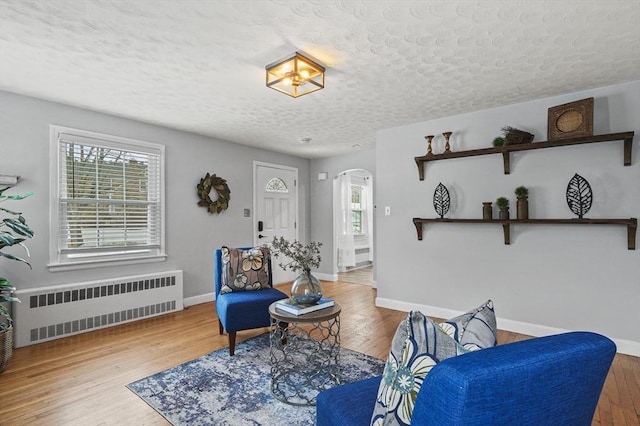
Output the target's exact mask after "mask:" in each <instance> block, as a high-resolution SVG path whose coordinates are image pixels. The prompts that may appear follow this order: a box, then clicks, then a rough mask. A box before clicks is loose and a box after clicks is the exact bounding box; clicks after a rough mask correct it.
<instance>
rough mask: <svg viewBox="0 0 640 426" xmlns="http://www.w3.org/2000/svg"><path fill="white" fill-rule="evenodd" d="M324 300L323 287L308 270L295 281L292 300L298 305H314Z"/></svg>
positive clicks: (292, 287) (292, 288)
mask: <svg viewBox="0 0 640 426" xmlns="http://www.w3.org/2000/svg"><path fill="white" fill-rule="evenodd" d="M320 298H322V285H320V280H319V279H317V278H316V277H315V276H314V275H313V274H312V273H311V271H309V270H308V269H307V270H305V271H303V272H302V273H301V274H300V275H298V277H297V278H296V279H295V280H294V281H293V285H292V286H291V300H292V301H293V302H294V303H296V304H298V305H313V304H314V303H317V302H318V300H320Z"/></svg>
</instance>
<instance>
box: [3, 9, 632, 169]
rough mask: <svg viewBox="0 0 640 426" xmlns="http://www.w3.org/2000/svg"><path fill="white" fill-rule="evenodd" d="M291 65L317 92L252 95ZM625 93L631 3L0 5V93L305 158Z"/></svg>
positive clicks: (265, 91) (629, 72)
mask: <svg viewBox="0 0 640 426" xmlns="http://www.w3.org/2000/svg"><path fill="white" fill-rule="evenodd" d="M294 51H300V52H304V53H306V54H308V55H310V56H311V57H314V58H316V59H317V60H318V61H319V62H320V63H322V64H323V65H325V66H326V67H327V68H328V70H327V74H326V87H325V89H324V90H321V91H318V92H315V93H312V94H309V95H307V96H303V97H300V98H297V99H293V98H290V97H288V96H285V95H283V94H280V93H278V92H276V91H274V90H271V89H267V88H266V87H265V75H264V74H265V71H264V67H265V65H266V64H269V63H271V62H274V61H276V60H278V59H281V58H283V57H285V56H287V55H289V54H290V53H293V52H294ZM639 79H640V1H639V0H549V1H543V0H528V1H527V0H521V1H516V0H512V1H509V0H504V1H498V0H477V1H476V0H458V1H453V0H452V1H435V0H433V1H382V0H380V1H374V0H308V1H292V0H246V1H243V0H127V1H115V0H33V1H27V0H18V1H13V0H0V89H3V90H7V91H11V92H15V93H20V94H25V95H29V96H35V97H38V98H43V99H48V100H53V101H58V102H62V103H65V104H70V105H75V106H79V107H82V108H88V109H92V110H96V111H102V112H106V113H110V114H115V115H118V116H123V117H129V118H133V119H137V120H141V121H144V122H149V123H154V124H160V125H163V126H167V127H172V128H176V129H181V130H186V131H190V132H194V133H199V134H203V135H207V136H211V137H214V138H217V139H223V140H228V141H232V142H237V143H242V144H246V145H255V146H259V147H262V148H266V149H270V150H275V151H280V152H285V153H290V154H294V155H298V156H302V157H306V158H317V157H326V156H331V155H339V154H344V153H350V152H353V150H354V149H371V148H373V147H374V145H375V132H376V130H378V129H383V128H389V127H394V126H399V125H404V124H408V123H413V122H418V121H424V120H429V119H433V118H437V117H442V116H448V115H453V114H459V113H464V112H468V111H475V110H480V109H486V108H491V107H495V106H500V105H506V104H510V103H516V102H521V101H526V100H531V99H538V98H544V97H548V96H554V95H559V94H563V93H570V92H574V91H580V90H584V89H590V88H595V87H601V86H606V85H610V84H615V83H620V82H626V81H632V80H639ZM303 138H312V141H311V143H309V144H307V145H303V144H300V140H301V139H303ZM398 143H401V142H400V141H399V142H398ZM354 145H356V146H357V145H359V147H356V148H354Z"/></svg>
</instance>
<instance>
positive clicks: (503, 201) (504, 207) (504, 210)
mask: <svg viewBox="0 0 640 426" xmlns="http://www.w3.org/2000/svg"><path fill="white" fill-rule="evenodd" d="M496 205H497V206H498V209H499V211H498V218H499V219H500V220H508V219H509V199H508V198H505V197H500V198H498V199H497V200H496Z"/></svg>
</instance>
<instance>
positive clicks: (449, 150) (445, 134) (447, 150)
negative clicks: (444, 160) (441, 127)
mask: <svg viewBox="0 0 640 426" xmlns="http://www.w3.org/2000/svg"><path fill="white" fill-rule="evenodd" d="M452 133H453V132H444V133H443V134H442V136H444V138H445V140H446V141H447V143H445V145H444V152H451V146H450V145H449V138H450V137H451V134H452Z"/></svg>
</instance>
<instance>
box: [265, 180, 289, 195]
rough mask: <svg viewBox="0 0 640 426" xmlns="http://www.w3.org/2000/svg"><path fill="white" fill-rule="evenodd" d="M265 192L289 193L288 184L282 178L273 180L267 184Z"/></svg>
mask: <svg viewBox="0 0 640 426" xmlns="http://www.w3.org/2000/svg"><path fill="white" fill-rule="evenodd" d="M265 190H266V191H268V192H289V188H287V184H286V183H284V181H283V180H282V179H280V178H273V179H271V180H269V182H267V185H266V186H265Z"/></svg>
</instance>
